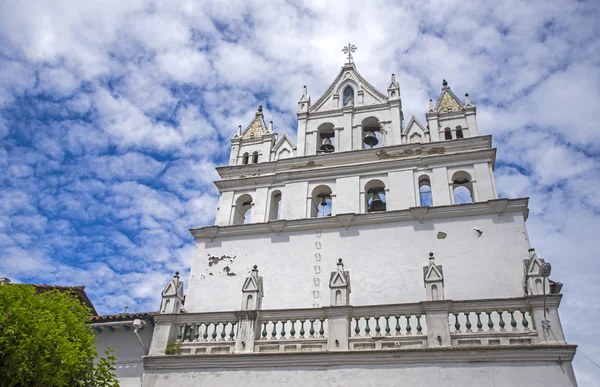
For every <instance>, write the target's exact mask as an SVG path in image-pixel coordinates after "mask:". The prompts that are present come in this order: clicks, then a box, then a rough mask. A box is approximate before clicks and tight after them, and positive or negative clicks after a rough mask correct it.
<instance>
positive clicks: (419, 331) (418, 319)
mask: <svg viewBox="0 0 600 387" xmlns="http://www.w3.org/2000/svg"><path fill="white" fill-rule="evenodd" d="M422 331H423V327H422V326H421V316H420V315H419V316H417V335H422V334H423V332H422Z"/></svg>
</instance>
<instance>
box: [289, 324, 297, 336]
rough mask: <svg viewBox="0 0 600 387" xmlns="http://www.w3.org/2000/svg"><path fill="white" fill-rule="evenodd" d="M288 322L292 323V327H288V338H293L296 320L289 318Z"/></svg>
mask: <svg viewBox="0 0 600 387" xmlns="http://www.w3.org/2000/svg"><path fill="white" fill-rule="evenodd" d="M290 322H291V323H292V329H290V338H291V339H294V338H295V337H294V336H295V335H296V329H295V328H294V325H296V320H290Z"/></svg>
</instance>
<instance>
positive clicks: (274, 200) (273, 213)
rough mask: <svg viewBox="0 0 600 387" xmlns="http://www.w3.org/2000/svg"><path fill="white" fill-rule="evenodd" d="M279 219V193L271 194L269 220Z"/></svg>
mask: <svg viewBox="0 0 600 387" xmlns="http://www.w3.org/2000/svg"><path fill="white" fill-rule="evenodd" d="M280 218H281V191H279V190H277V191H273V193H271V205H270V208H269V220H278V219H280Z"/></svg>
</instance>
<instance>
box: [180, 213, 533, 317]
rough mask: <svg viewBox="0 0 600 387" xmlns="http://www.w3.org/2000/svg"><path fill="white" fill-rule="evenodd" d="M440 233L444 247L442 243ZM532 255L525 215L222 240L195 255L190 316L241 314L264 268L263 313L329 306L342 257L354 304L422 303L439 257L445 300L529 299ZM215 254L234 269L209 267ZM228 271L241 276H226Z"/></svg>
mask: <svg viewBox="0 0 600 387" xmlns="http://www.w3.org/2000/svg"><path fill="white" fill-rule="evenodd" d="M474 228H477V229H479V230H481V231H483V234H482V235H481V236H478V233H477V232H475V231H474V230H473V229H474ZM440 231H441V232H444V233H446V234H447V237H446V238H445V239H438V232H440ZM529 247H530V245H529V241H528V239H527V232H526V230H525V222H524V219H523V216H522V215H521V214H520V213H519V214H517V213H512V214H508V213H507V214H503V215H501V216H498V215H481V216H469V217H460V218H455V219H440V220H426V221H424V222H423V223H422V224H421V223H419V222H417V221H413V222H397V223H385V224H381V225H370V226H360V227H359V226H350V227H349V228H348V229H347V230H345V229H343V228H338V229H327V230H322V232H320V236H319V233H318V232H317V230H314V231H298V232H293V233H286V232H282V233H280V234H279V235H277V234H275V233H270V234H265V235H248V236H242V237H229V238H217V239H215V240H214V241H213V242H206V243H198V244H197V246H196V252H195V256H194V258H193V261H192V271H191V276H190V280H189V286H188V290H187V299H186V309H187V310H188V311H189V312H208V311H224V310H237V309H238V308H239V305H240V302H241V301H240V297H241V287H242V284H243V281H244V278H245V277H246V276H247V275H248V274H249V272H250V270H251V268H252V266H253V265H255V264H256V265H258V269H259V273H260V275H261V276H263V278H264V291H265V297H264V299H263V308H264V309H280V308H305V307H313V306H316V305H317V304H318V305H319V306H325V305H328V304H329V288H328V286H327V283H328V278H329V273H330V272H331V271H333V270H335V267H336V266H335V263H336V260H337V259H338V258H343V260H344V263H345V267H346V270H349V271H350V276H351V278H352V294H351V304H353V305H372V304H387V303H405V302H418V301H423V300H425V299H426V298H425V287H424V284H423V269H422V268H423V266H426V265H427V264H428V260H427V259H428V253H429V252H430V251H433V252H434V253H435V257H436V262H437V263H438V264H441V265H443V267H444V276H445V294H446V298H448V299H457V300H458V299H479V298H503V297H521V296H523V285H522V283H523V282H522V281H523V277H522V276H523V273H522V271H523V269H522V260H523V259H524V258H527V257H528V249H529ZM315 254H319V255H320V258H317V256H316V255H315ZM211 255H212V256H219V257H220V256H222V255H226V256H230V257H232V258H231V260H232V261H233V262H229V260H227V261H223V262H221V263H219V264H217V265H214V266H212V267H209V266H208V256H211ZM233 257H235V258H233ZM318 259H320V260H318ZM225 265H229V267H230V268H231V270H232V271H233V272H234V273H235V274H236V275H235V276H226V275H225V273H224V272H223V268H224V267H225ZM210 273H212V275H211V274H210ZM315 279H318V280H319V281H318V283H319V285H318V286H316V285H315ZM314 291H317V292H318V296H317V297H315V296H314V294H315V293H314Z"/></svg>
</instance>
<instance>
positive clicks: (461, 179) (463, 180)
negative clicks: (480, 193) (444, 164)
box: [452, 171, 475, 204]
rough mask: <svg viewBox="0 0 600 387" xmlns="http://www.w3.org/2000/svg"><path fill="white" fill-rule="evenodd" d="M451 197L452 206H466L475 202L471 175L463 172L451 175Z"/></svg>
mask: <svg viewBox="0 0 600 387" xmlns="http://www.w3.org/2000/svg"><path fill="white" fill-rule="evenodd" d="M452 195H453V197H454V204H466V203H473V202H474V201H475V196H474V195H473V181H472V179H471V175H469V174H468V173H467V172H465V171H458V172H456V173H454V175H452Z"/></svg>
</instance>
